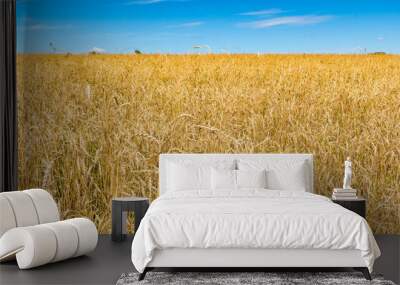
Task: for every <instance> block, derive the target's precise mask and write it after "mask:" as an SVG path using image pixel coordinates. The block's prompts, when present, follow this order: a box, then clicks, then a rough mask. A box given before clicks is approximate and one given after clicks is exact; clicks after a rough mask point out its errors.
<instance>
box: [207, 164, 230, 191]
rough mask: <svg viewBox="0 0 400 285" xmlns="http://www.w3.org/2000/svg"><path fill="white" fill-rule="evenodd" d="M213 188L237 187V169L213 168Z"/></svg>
mask: <svg viewBox="0 0 400 285" xmlns="http://www.w3.org/2000/svg"><path fill="white" fill-rule="evenodd" d="M211 184H212V189H214V190H218V189H230V190H235V189H236V170H231V169H216V168H212V169H211Z"/></svg>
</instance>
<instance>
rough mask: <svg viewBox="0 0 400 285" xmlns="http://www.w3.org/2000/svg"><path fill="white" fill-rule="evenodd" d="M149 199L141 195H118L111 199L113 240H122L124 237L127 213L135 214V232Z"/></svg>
mask: <svg viewBox="0 0 400 285" xmlns="http://www.w3.org/2000/svg"><path fill="white" fill-rule="evenodd" d="M149 204H150V202H149V199H148V198H142V197H119V198H113V199H112V232H111V239H112V240H113V241H123V240H124V239H125V238H126V220H127V213H128V212H133V213H134V214H135V233H136V231H137V229H138V227H139V224H140V221H141V220H142V218H143V217H144V215H145V214H146V211H147V209H148V208H149Z"/></svg>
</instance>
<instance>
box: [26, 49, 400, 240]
mask: <svg viewBox="0 0 400 285" xmlns="http://www.w3.org/2000/svg"><path fill="white" fill-rule="evenodd" d="M18 80H19V82H18V96H19V98H18V99H19V146H20V147H19V163H20V168H19V178H20V186H19V187H20V188H32V187H41V188H45V189H48V190H49V191H50V192H51V193H52V194H53V195H54V197H55V198H56V200H57V201H58V203H59V207H60V209H61V211H62V213H61V214H62V216H63V218H69V217H74V216H87V217H89V218H91V219H92V220H93V221H95V223H96V224H97V226H98V229H99V231H100V232H102V233H107V232H110V228H111V221H110V220H111V197H113V196H124V195H145V196H149V197H151V198H152V199H154V198H156V197H157V195H158V189H157V187H158V168H157V167H158V155H159V154H160V153H165V152H195V153H199V152H224V153H241V152H242V153H247V152H249V153H264V152H265V153H292V152H296V153H297V152H298V153H303V152H304V153H313V154H314V155H315V171H316V172H315V188H316V191H317V193H319V194H322V195H326V196H330V194H331V191H332V188H333V187H338V186H341V183H342V177H343V173H342V172H343V161H344V160H345V158H346V156H351V157H352V160H353V170H354V183H353V184H354V187H355V188H357V189H358V190H359V191H360V193H362V195H363V196H365V197H367V198H368V206H367V207H368V214H367V219H368V221H369V223H370V225H371V227H372V229H373V230H374V231H375V232H376V233H396V234H400V56H395V55H259V56H257V55H229V54H221V55H156V54H155V55H106V54H105V55H61V54H60V55H20V56H19V57H18Z"/></svg>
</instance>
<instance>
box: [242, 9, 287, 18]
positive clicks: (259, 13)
mask: <svg viewBox="0 0 400 285" xmlns="http://www.w3.org/2000/svg"><path fill="white" fill-rule="evenodd" d="M282 12H283V11H282V10H281V9H267V10H258V11H250V12H245V13H240V14H239V15H241V16H265V15H275V14H279V13H282Z"/></svg>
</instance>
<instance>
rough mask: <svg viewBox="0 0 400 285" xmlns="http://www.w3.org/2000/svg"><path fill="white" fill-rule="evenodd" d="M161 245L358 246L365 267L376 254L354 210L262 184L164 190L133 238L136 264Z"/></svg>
mask: <svg viewBox="0 0 400 285" xmlns="http://www.w3.org/2000/svg"><path fill="white" fill-rule="evenodd" d="M165 248H274V249H279V248H301V249H358V250H360V251H361V255H362V257H363V259H364V260H365V264H366V266H367V267H368V268H369V270H370V271H372V267H373V263H374V260H375V259H376V258H377V257H379V255H380V251H379V248H378V246H377V244H376V241H375V239H374V237H373V235H372V232H371V229H370V228H369V226H368V224H367V222H366V221H365V219H363V218H362V217H360V216H359V215H357V214H355V213H353V212H351V211H349V210H346V209H344V208H342V207H341V206H339V205H337V204H335V203H333V202H332V201H330V199H328V198H326V197H323V196H320V195H315V194H311V193H307V192H298V191H276V190H265V189H264V190H261V189H247V190H240V191H221V190H218V192H215V193H213V192H207V191H205V192H204V191H203V192H201V191H179V192H171V193H167V194H164V195H163V196H161V197H159V198H158V199H156V200H155V201H154V202H153V203H152V204H151V206H150V208H149V210H148V211H147V213H146V215H145V217H144V218H143V220H142V222H141V223H140V226H139V229H138V231H137V233H136V235H135V237H134V240H133V243H132V262H133V264H134V266H135V268H136V269H137V270H138V271H139V272H143V270H144V268H145V267H146V265H147V264H148V263H149V262H150V261H151V260H152V257H153V252H154V250H155V249H165Z"/></svg>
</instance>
